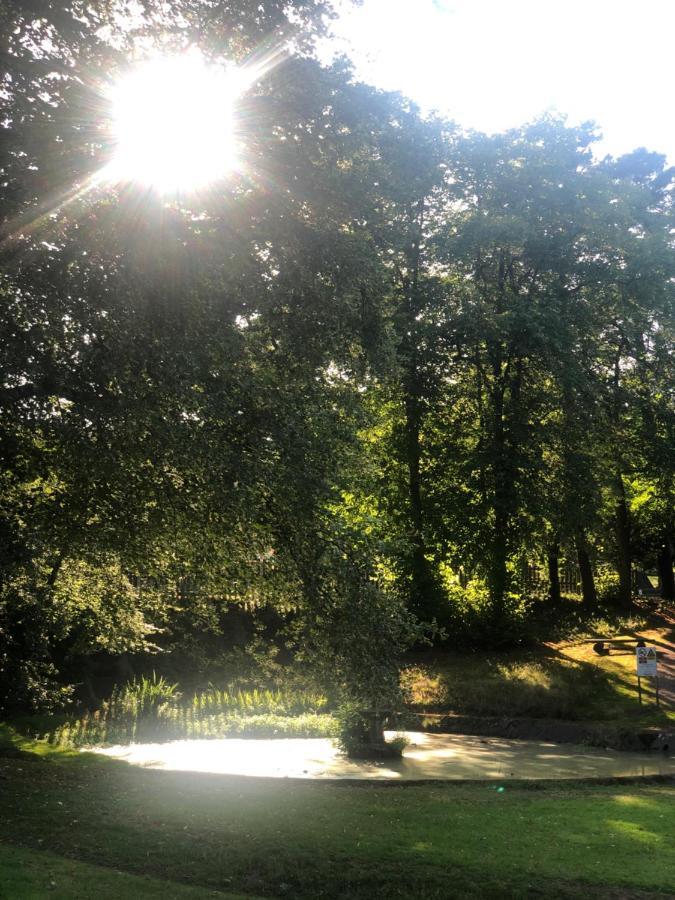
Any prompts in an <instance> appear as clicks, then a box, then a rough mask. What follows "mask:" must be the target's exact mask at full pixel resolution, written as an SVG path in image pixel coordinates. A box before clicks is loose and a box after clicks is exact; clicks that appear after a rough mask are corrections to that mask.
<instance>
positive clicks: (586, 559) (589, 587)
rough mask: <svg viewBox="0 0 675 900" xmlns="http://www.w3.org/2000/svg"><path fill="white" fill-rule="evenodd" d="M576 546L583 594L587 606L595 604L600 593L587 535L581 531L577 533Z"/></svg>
mask: <svg viewBox="0 0 675 900" xmlns="http://www.w3.org/2000/svg"><path fill="white" fill-rule="evenodd" d="M576 546H577V560H578V562H579V573H580V575H581V595H582V597H583V601H584V604H585V605H586V606H595V605H596V604H597V602H598V594H597V592H596V590H595V579H594V578H593V568H592V567H591V558H590V556H589V555H588V545H587V543H586V537H585V535H584V534H583V532H581V531H580V532H579V533H578V534H577V537H576Z"/></svg>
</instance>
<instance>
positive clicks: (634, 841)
mask: <svg viewBox="0 0 675 900" xmlns="http://www.w3.org/2000/svg"><path fill="white" fill-rule="evenodd" d="M6 740H13V741H14V742H15V747H14V750H15V752H16V753H21V752H22V751H23V753H24V754H25V755H23V756H17V757H15V758H1V757H0V776H2V778H1V779H0V785H1V788H2V795H3V796H2V813H3V814H2V817H1V819H0V846H4V847H5V848H8V847H9V848H12V847H19V848H24V849H28V850H40V851H42V852H46V853H49V854H54V855H55V856H56V857H57V858H60V859H61V860H63V861H65V863H64V864H66V865H71V863H70V860H74V861H76V862H78V863H87V864H90V865H95V866H99V867H105V870H106V871H105V872H104V873H103V874H102V875H101V879H102V883H103V884H106V879H107V878H108V873H109V872H110V871H111V870H119V871H122V872H124V873H126V874H127V875H130V876H150V877H151V878H154V879H160V880H162V881H163V882H165V883H166V896H168V897H170V896H183V895H181V894H178V893H175V894H171V893H170V891H171V890H172V889H173V886H174V885H176V886H178V887H180V886H182V885H188V886H193V887H195V888H200V889H202V890H203V891H204V894H203V896H209V894H208V892H209V891H212V890H216V891H231V892H235V893H240V894H248V895H251V894H253V895H259V896H268V897H294V898H298V900H309V898H321V897H324V898H338V900H340V898H356V900H365V898H368V900H370V898H384V897H387V898H425V900H426V898H430V900H434V898H449V897H488V898H490V897H493V898H502V897H512V898H521V897H547V898H549V897H551V898H556V897H582V896H589V895H593V896H595V897H610V896H611V897H615V898H616V897H640V896H645V897H646V896H647V895H648V894H650V895H652V896H653V895H661V896H673V894H675V818H674V817H673V816H672V808H673V801H675V785H674V784H673V783H672V782H670V783H664V784H636V783H633V784H630V783H628V784H614V785H605V786H601V785H596V786H589V785H584V784H580V783H577V784H569V783H566V784H559V785H554V784H550V783H549V784H544V785H542V784H538V785H536V786H527V785H524V784H514V783H509V784H508V785H507V786H506V789H505V790H504V791H502V792H499V791H497V790H495V785H461V784H447V785H438V784H434V785H426V786H424V785H409V786H400V787H399V786H397V787H383V786H377V785H372V784H368V785H364V786H355V785H344V784H343V785H338V784H326V783H311V782H293V781H287V780H283V779H280V780H266V779H246V778H235V777H224V776H216V775H205V774H198V773H178V772H161V771H156V770H146V769H141V768H133V767H130V766H127V765H126V764H124V763H120V762H117V761H111V760H105V759H100V758H98V757H93V755H90V754H74V753H70V752H67V751H58V750H56V751H55V750H53V749H50V748H49V747H48V746H47V745H43V746H42V748H41V750H42V753H43V755H42V756H35V755H34V753H33V750H34V749H35V748H34V746H33V745H30V744H27V743H26V742H23V743H20V742H19V744H18V745H17V738H16V737H15V736H14V737H13V736H12V735H9V734H8V733H7V732H6ZM6 852H7V851H6ZM49 859H50V860H51V859H52V857H49ZM50 864H51V863H50ZM54 865H56V864H54ZM0 873H1V874H0V895H2V891H3V889H4V890H5V893H6V892H7V883H9V884H10V885H11V886H12V890H13V892H14V893H12V894H10V896H12V897H14V896H18V897H20V896H22V894H21V893H17V890H19V889H20V890H24V887H22V877H23V882H24V883H25V884H30V881H29V878H30V877H32V875H31V874H30V873H26V874H25V875H24V876H22V875H21V873H18V874H17V871H16V865H14V864H12V866H11V875H10V877H11V878H12V879H13V880H12V881H10V882H7V867H5V868H4V869H0ZM95 877H97V876H96V875H95V874H93V873H92V878H95ZM110 877H112V876H110ZM3 879H4V883H3ZM55 880H56V879H55ZM57 884H58V882H57ZM17 886H18V887H17ZM154 889H155V885H154V884H151V885H150V886H149V887H148V891H147V892H144V888H143V885H142V883H140V882H138V883H134V890H133V891H130V892H129V893H126V894H125V893H124V892H123V891H120V893H119V896H134V897H141V898H142V897H146V896H148V897H150V896H156V894H153V893H151V891H152V890H154ZM642 892H644V894H643V893H642ZM23 896H36V897H40V896H51V894H50V893H49V894H48V893H45V894H40V893H33V894H32V895H31V894H30V891H29V889H28V888H25V890H24V894H23ZM57 896H58V894H57ZM68 896H78V895H77V894H70V895H68ZM84 896H87V895H86V894H85V895H84ZM97 896H98V894H97ZM102 896H105V894H102ZM186 896H187V895H186ZM197 896H199V894H197Z"/></svg>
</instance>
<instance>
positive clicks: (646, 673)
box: [635, 647, 656, 678]
mask: <svg viewBox="0 0 675 900" xmlns="http://www.w3.org/2000/svg"><path fill="white" fill-rule="evenodd" d="M635 663H636V665H637V674H638V678H656V650H655V649H654V647H638V648H637V650H636V651H635Z"/></svg>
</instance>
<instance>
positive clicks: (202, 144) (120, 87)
mask: <svg viewBox="0 0 675 900" xmlns="http://www.w3.org/2000/svg"><path fill="white" fill-rule="evenodd" d="M239 93H240V79H238V78H237V77H236V72H229V71H228V70H226V69H224V68H222V67H218V66H215V65H209V64H208V63H207V62H206V61H205V60H204V59H203V57H201V56H200V55H197V54H184V55H182V56H175V57H163V58H158V59H153V60H151V61H148V62H145V63H143V64H142V65H139V66H137V67H136V68H134V69H131V70H130V71H129V72H127V73H126V74H125V75H124V76H123V77H122V78H120V79H119V81H117V82H116V83H115V85H114V86H113V88H112V90H111V92H110V99H111V103H112V131H113V134H112V141H113V146H114V152H113V158H112V161H111V163H110V165H109V166H108V170H107V173H106V174H107V177H108V178H109V179H112V180H116V181H127V182H134V183H137V184H140V185H143V186H145V187H151V188H154V189H156V190H157V191H159V192H161V193H170V192H188V191H192V190H196V189H198V188H200V187H204V186H205V185H207V184H209V183H211V182H214V181H217V180H218V179H221V178H223V177H225V176H226V175H227V174H228V173H230V172H231V171H232V170H233V169H234V168H235V167H236V165H237V152H236V151H237V148H236V136H235V117H234V106H235V100H236V98H237V95H238V94H239Z"/></svg>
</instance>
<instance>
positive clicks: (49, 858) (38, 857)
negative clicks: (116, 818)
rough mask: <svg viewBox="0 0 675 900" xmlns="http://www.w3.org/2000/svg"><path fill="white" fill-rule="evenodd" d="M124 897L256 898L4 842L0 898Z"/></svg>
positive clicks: (0, 850)
mask: <svg viewBox="0 0 675 900" xmlns="http://www.w3.org/2000/svg"><path fill="white" fill-rule="evenodd" d="M40 897H49V898H53V900H120V898H121V897H143V898H158V900H159V898H161V900H199V898H205V897H213V898H221V900H251V897H250V895H248V897H245V896H244V895H243V894H230V893H223V892H222V891H216V890H204V889H203V888H200V887H191V886H190V885H186V884H179V883H177V882H175V881H174V882H170V881H165V880H164V879H159V878H151V877H149V876H148V875H129V874H128V873H126V872H123V871H121V870H119V869H110V868H106V867H104V866H96V865H92V864H91V863H82V862H78V861H77V860H74V859H68V858H66V857H63V856H58V855H56V854H55V853H48V852H46V851H44V850H28V849H26V848H24V847H11V846H8V845H3V844H0V898H2V900H37V898H40Z"/></svg>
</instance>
